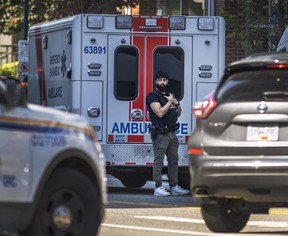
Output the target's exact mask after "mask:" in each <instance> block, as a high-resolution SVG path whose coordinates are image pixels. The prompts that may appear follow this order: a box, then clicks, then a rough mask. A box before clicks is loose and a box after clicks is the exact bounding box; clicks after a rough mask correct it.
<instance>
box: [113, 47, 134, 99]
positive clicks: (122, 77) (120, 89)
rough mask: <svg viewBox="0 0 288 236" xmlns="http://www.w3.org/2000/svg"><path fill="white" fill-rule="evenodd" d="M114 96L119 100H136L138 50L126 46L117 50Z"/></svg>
mask: <svg viewBox="0 0 288 236" xmlns="http://www.w3.org/2000/svg"><path fill="white" fill-rule="evenodd" d="M114 60H115V61H114V67H115V68H114V96H115V97H116V98H117V99H118V100H126V101H130V100H134V99H136V98H137V96H138V60H139V56H138V49H137V48H136V47H135V46H130V45H124V46H119V47H117V48H116V49H115V58H114Z"/></svg>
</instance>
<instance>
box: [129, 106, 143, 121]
mask: <svg viewBox="0 0 288 236" xmlns="http://www.w3.org/2000/svg"><path fill="white" fill-rule="evenodd" d="M130 117H131V119H132V120H142V119H143V111H142V110H141V109H138V108H135V109H133V110H132V111H131V112H130Z"/></svg>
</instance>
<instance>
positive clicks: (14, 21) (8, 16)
mask: <svg viewBox="0 0 288 236" xmlns="http://www.w3.org/2000/svg"><path fill="white" fill-rule="evenodd" d="M27 2H28V4H29V14H28V15H29V20H28V22H29V26H32V25H34V24H37V23H40V22H44V21H50V20H55V19H60V18H63V17H68V16H72V15H77V14H81V13H85V14H89V13H94V14H106V13H115V14H116V13H119V12H117V7H121V6H131V7H135V6H136V4H137V3H138V2H139V1H138V0H89V1H86V0H85V1H79V0H65V1H63V0H27ZM0 15H1V18H0V32H1V33H3V34H7V35H10V34H14V33H17V32H21V30H23V28H24V23H23V22H24V1H23V0H0Z"/></svg>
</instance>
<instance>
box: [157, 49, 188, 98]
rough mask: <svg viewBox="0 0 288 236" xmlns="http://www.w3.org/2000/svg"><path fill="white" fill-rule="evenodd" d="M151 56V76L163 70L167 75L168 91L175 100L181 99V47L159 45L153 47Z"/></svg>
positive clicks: (182, 61)
mask: <svg viewBox="0 0 288 236" xmlns="http://www.w3.org/2000/svg"><path fill="white" fill-rule="evenodd" d="M153 57H154V60H153V61H154V64H153V78H155V75H156V73H157V72H158V71H161V70H162V71H165V72H166V73H167V74H168V75H169V91H170V92H171V93H173V94H174V96H175V98H176V99H177V100H181V99H182V98H183V96H184V51H183V49H182V48H180V47H177V46H160V47H157V48H156V49H155V51H154V54H153ZM154 86H155V85H154Z"/></svg>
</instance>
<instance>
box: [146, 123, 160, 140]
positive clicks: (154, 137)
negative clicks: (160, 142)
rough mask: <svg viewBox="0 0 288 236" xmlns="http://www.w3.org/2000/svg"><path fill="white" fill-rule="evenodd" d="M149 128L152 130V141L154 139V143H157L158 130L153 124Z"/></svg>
mask: <svg viewBox="0 0 288 236" xmlns="http://www.w3.org/2000/svg"><path fill="white" fill-rule="evenodd" d="M148 127H149V130H150V136H151V139H152V140H153V141H155V140H156V138H157V134H158V132H157V128H156V127H155V126H153V125H152V124H149V126H148Z"/></svg>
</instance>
